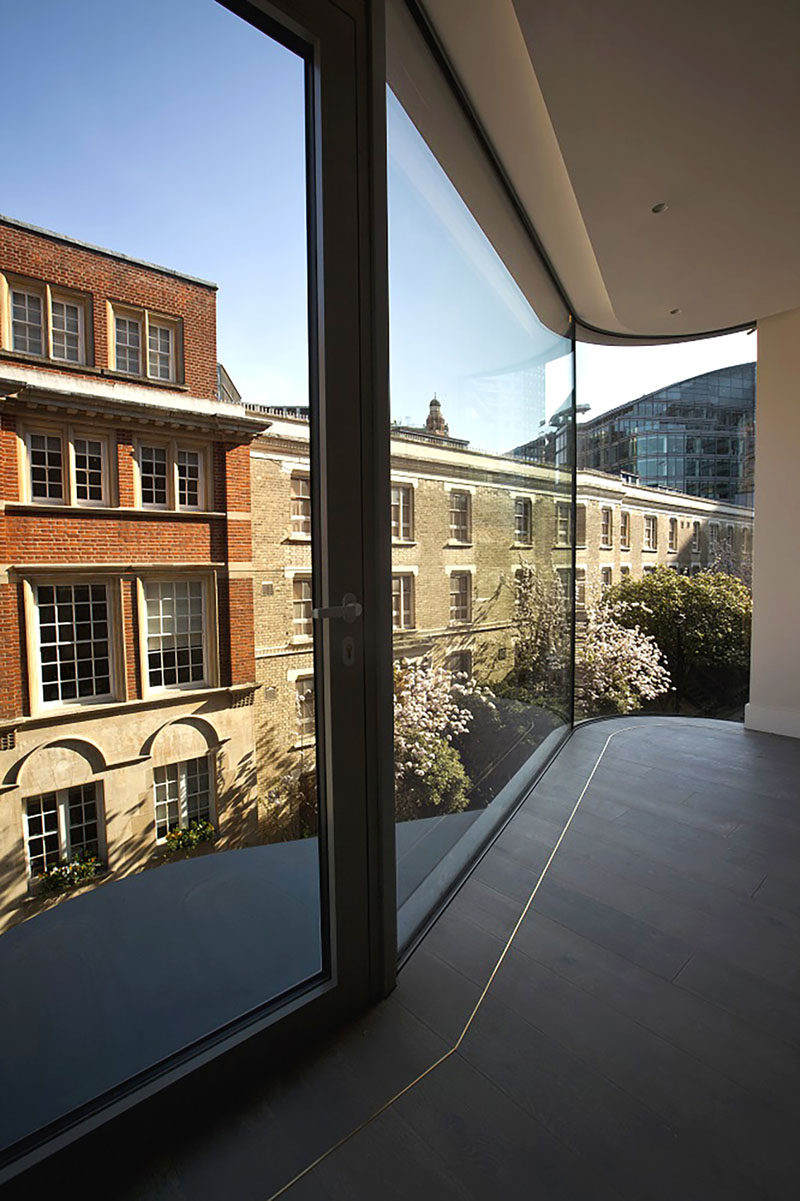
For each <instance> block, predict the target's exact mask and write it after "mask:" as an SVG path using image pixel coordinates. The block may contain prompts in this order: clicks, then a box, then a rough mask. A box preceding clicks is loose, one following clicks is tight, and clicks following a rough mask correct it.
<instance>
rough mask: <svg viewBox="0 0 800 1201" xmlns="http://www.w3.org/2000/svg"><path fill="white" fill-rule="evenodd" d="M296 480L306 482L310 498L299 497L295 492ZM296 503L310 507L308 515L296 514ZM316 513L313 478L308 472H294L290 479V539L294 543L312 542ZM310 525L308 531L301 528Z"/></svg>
mask: <svg viewBox="0 0 800 1201" xmlns="http://www.w3.org/2000/svg"><path fill="white" fill-rule="evenodd" d="M295 480H304V481H305V483H307V484H308V496H297V495H296V494H295V490H294V484H295ZM295 501H298V502H301V501H302V503H303V504H304V505H305V504H306V503H307V505H308V515H306V514H305V513H294V512H293V509H294V505H295ZM313 521H314V513H313V508H312V496H311V476H310V474H309V473H308V472H307V471H293V472H292V474H291V475H290V477H289V538H290V539H291V541H292V542H310V541H311V530H312V523H313ZM306 523H308V530H307V531H306V530H304V529H302V528H301V527H302V526H303V525H305V524H306Z"/></svg>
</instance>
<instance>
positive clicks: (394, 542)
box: [392, 538, 417, 547]
mask: <svg viewBox="0 0 800 1201" xmlns="http://www.w3.org/2000/svg"><path fill="white" fill-rule="evenodd" d="M416 545H417V544H416V542H414V541H412V542H409V541H407V540H406V539H405V538H392V546H397V547H401V546H416Z"/></svg>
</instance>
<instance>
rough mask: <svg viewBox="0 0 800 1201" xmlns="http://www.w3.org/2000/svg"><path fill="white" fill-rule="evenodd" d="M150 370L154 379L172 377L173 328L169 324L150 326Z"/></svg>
mask: <svg viewBox="0 0 800 1201" xmlns="http://www.w3.org/2000/svg"><path fill="white" fill-rule="evenodd" d="M148 349H149V356H148V371H149V374H150V375H151V376H152V377H153V379H166V380H169V379H172V330H171V329H170V327H169V326H168V325H154V324H153V322H152V321H151V322H150V323H149V326H148Z"/></svg>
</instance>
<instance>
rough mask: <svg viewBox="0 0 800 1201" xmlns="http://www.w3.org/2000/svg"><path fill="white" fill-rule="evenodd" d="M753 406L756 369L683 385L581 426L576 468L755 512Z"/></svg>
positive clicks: (747, 366) (709, 375) (744, 367)
mask: <svg viewBox="0 0 800 1201" xmlns="http://www.w3.org/2000/svg"><path fill="white" fill-rule="evenodd" d="M755 404H756V368H755V363H740V364H738V365H737V366H735V367H722V368H720V369H719V370H718V371H708V372H706V373H705V374H704V375H697V376H694V377H693V378H692V379H685V380H681V381H680V383H675V384H670V385H669V387H668V388H659V390H658V391H657V392H650V393H649V394H648V395H647V396H640V397H639V399H638V400H632V401H630V403H628V404H624V405H620V406H619V407H618V408H616V409H612V410H611V412H610V413H603V414H602V415H601V416H599V417H595V418H594V420H591V421H587V422H585V423H584V424H582V425H579V426H578V464H579V466H580V467H584V468H594V469H595V470H599V471H608V472H611V473H612V474H615V475H616V474H617V473H618V472H626V473H629V474H631V475H636V476H638V477H639V482H640V483H642V484H649V485H650V486H651V487H655V488H670V489H673V490H675V491H678V492H688V493H689V494H690V495H691V496H703V497H706V498H707V499H709V500H725V501H732V502H733V503H734V504H739V505H752V503H753V465H754V454H755Z"/></svg>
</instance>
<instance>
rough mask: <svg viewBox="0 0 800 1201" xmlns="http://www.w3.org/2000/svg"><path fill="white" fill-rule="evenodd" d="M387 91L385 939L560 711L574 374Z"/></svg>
mask: <svg viewBox="0 0 800 1201" xmlns="http://www.w3.org/2000/svg"><path fill="white" fill-rule="evenodd" d="M388 104H389V124H388V140H389V255H390V261H389V265H390V294H391V329H390V339H391V341H390V349H391V395H392V415H393V426H392V443H391V452H392V473H393V492H392V541H393V547H392V551H393V567H392V574H393V578H392V606H393V624H394V664H395V666H394V673H395V794H396V812H397V868H398V901H399V906H400V908H399V937H400V943H401V946H402V945H403V944H404V943H405V942H407V941H408V939H409V938H410V937H411V936H412V935H413V933H414V931H415V929H416V928H417V927H418V926H419V924H420V922H422V921H423V920H424V918H425V916H426V915H427V913H428V912H429V911H430V909H431V908H432V906H433V905H435V903H436V901H437V900H438V898H439V897H440V896H441V895H442V894H443V893H444V892H445V891H446V890H447V888H448V887H449V886H450V885H451V884H452V882H453V880H454V879H455V878H456V876H457V875H458V874H459V872H460V871H461V870H462V869H463V867H464V865H465V863H466V862H467V860H468V858H469V857H470V856H471V855H473V854H474V853H475V851H476V849H477V848H478V846H479V845H480V843H481V841H482V840H484V839H485V838H486V837H487V836H488V834H489V833H490V832H491V831H492V829H493V828H495V827H496V826H497V824H498V823H499V822H500V821H501V820H502V819H503V817H504V816H505V815H506V814H507V813H508V812H509V810H510V808H511V806H513V804H514V803H515V802H516V801H518V800H519V799H520V798H521V796H522V795H523V793H524V791H525V790H526V788H527V787H528V785H529V784H530V782H531V780H532V779H533V778H534V776H535V773H536V772H537V770H538V769H539V767H540V766H541V764H542V763H543V762H544V761H546V757H547V755H548V753H549V751H550V750H551V748H554V747H555V746H556V745H557V744H558V741H559V739H560V736H561V735H562V733H563V731H564V730H565V728H566V726H567V723H568V722H569V720H570V708H571V667H570V663H571V618H572V585H571V565H572V549H571V548H572V532H573V522H572V481H573V469H572V439H571V432H572V412H573V370H572V348H571V342H570V340H569V339H568V338H566V337H563V336H561V335H560V334H558V333H553V332H552V331H551V330H549V329H547V328H546V327H545V326H544V325H543V324H542V323H541V322H540V321H539V319H538V318H537V316H536V313H535V312H534V311H533V309H532V308H531V306H530V305H529V303H528V301H527V300H526V299H525V297H524V296H523V295H522V293H521V292H520V291H519V289H518V287H517V285H516V284H515V282H514V281H513V279H512V277H511V275H510V274H509V272H508V271H507V270H506V268H505V266H504V265H503V263H502V262H501V260H500V259H499V258H498V256H497V254H496V252H495V251H494V249H493V247H492V246H491V244H490V243H489V241H488V240H487V238H486V237H485V236H484V234H483V233H482V231H481V229H480V228H479V227H478V225H477V224H476V222H475V221H474V219H473V217H472V216H471V214H470V213H469V211H468V209H467V208H466V206H465V205H464V203H463V202H462V200H461V198H460V197H459V195H458V193H457V192H456V191H455V189H454V187H453V186H452V184H451V183H450V181H449V179H448V177H447V176H446V175H445V173H444V171H443V170H442V169H441V167H440V166H439V164H438V163H437V161H436V160H435V158H434V157H433V155H432V154H431V152H430V150H429V149H428V147H427V146H426V144H425V143H424V142H423V140H422V138H421V137H420V135H419V134H418V132H417V131H416V129H415V128H414V126H413V125H412V123H411V122H410V120H409V119H408V117H407V116H406V114H405V113H404V111H403V109H402V108H401V106H400V104H399V103H398V102H397V100H396V99H395V97H394V96H393V95H392V94H391V93H390V94H389V97H388ZM405 481H409V482H405ZM406 490H407V493H408V495H407V497H406V496H405V491H406ZM404 522H405V524H404Z"/></svg>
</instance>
